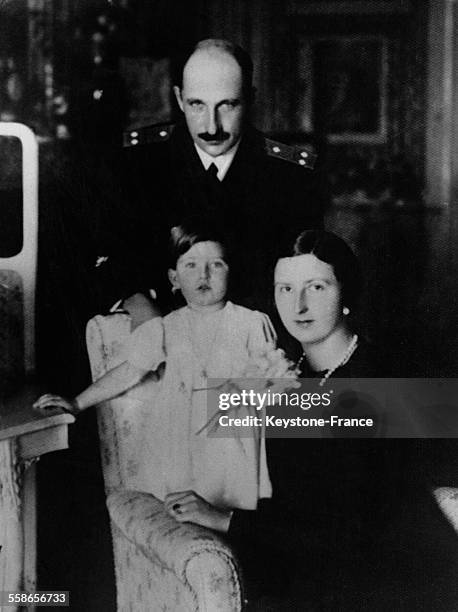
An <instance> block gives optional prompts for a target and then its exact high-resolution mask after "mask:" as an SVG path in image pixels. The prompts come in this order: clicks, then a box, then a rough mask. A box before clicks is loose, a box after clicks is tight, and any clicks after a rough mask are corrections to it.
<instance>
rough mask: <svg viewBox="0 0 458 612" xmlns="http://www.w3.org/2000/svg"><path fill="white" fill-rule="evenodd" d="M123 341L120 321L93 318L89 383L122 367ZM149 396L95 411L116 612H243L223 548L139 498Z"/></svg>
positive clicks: (123, 320) (213, 537)
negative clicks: (117, 366)
mask: <svg viewBox="0 0 458 612" xmlns="http://www.w3.org/2000/svg"><path fill="white" fill-rule="evenodd" d="M129 334H130V318H129V316H128V315H126V314H125V313H121V312H116V313H113V314H110V315H107V316H100V315H97V316H96V317H94V318H93V319H91V320H90V321H89V323H88V326H87V346H88V352H89V358H90V362H91V370H92V377H93V379H94V380H97V379H98V378H99V377H100V376H102V375H103V374H104V373H105V372H106V371H107V370H109V369H111V368H113V367H114V366H115V365H117V364H119V363H121V362H122V361H123V345H124V343H125V340H126V339H127V337H128V336H129ZM151 391H152V388H151V387H150V388H149V386H148V383H142V384H141V385H139V386H137V387H135V389H132V390H131V391H129V392H128V393H125V394H123V395H122V396H121V397H119V398H116V399H115V400H112V401H110V402H105V403H104V404H102V405H100V406H99V407H98V408H97V411H98V426H99V437H100V445H101V456H102V468H103V474H104V480H105V490H106V494H107V506H108V511H109V514H110V518H111V532H112V537H113V549H114V559H115V571H116V588H117V601H118V610H120V611H122V612H124V611H127V610H132V611H135V612H140V611H143V610H144V611H145V612H146V611H149V612H150V611H156V610H158V611H159V610H161V611H164V612H166V611H170V612H172V611H173V612H181V611H183V612H185V611H186V612H187V611H194V612H216V611H221V612H235V611H238V610H241V609H242V602H243V597H242V586H241V579H240V573H239V569H238V567H237V562H236V560H235V558H234V556H233V554H232V551H231V549H230V548H229V546H228V545H227V544H226V543H225V542H224V540H223V539H222V538H221V537H219V536H218V535H217V534H215V533H214V532H212V531H210V530H208V529H204V528H202V527H199V526H197V525H192V524H179V523H177V522H176V521H175V520H174V519H173V518H171V517H170V516H168V514H166V512H165V511H164V508H163V503H162V502H161V501H160V500H158V499H157V498H156V497H154V496H153V495H151V494H149V493H147V492H144V491H143V490H142V479H141V472H142V470H141V466H140V462H139V456H140V454H141V453H140V452H139V451H140V448H141V444H142V443H143V440H144V438H143V428H142V423H143V419H144V416H145V413H146V411H148V405H150V404H151V397H152V395H151ZM148 399H149V402H148V401H147V400H148Z"/></svg>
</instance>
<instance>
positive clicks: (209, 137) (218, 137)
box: [197, 130, 230, 142]
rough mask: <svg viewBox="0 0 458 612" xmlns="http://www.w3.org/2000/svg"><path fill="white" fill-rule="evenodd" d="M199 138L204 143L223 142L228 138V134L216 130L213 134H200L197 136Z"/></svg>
mask: <svg viewBox="0 0 458 612" xmlns="http://www.w3.org/2000/svg"><path fill="white" fill-rule="evenodd" d="M197 135H198V137H199V138H201V139H202V140H205V142H215V141H217V142H224V141H225V140H227V139H228V138H229V137H230V134H228V133H227V132H224V131H223V130H218V131H217V132H215V133H214V134H209V133H208V132H202V133H201V134H197Z"/></svg>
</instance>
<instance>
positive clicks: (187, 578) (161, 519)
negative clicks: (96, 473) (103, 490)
mask: <svg viewBox="0 0 458 612" xmlns="http://www.w3.org/2000/svg"><path fill="white" fill-rule="evenodd" d="M107 506H108V511H109V514H110V517H111V519H112V521H113V522H114V523H115V524H116V526H117V527H118V528H119V529H120V530H121V532H122V533H123V534H124V536H125V537H126V538H127V539H128V540H129V541H131V542H132V543H133V544H135V546H137V547H138V548H139V549H140V550H141V551H142V553H143V554H144V555H145V556H146V557H147V558H149V559H150V560H151V561H152V562H155V563H159V564H160V565H162V566H164V567H166V568H167V569H170V570H172V571H173V572H174V573H175V575H176V576H177V577H178V578H179V579H180V580H181V581H182V582H183V583H184V584H186V585H188V586H189V587H190V588H191V589H192V590H193V591H194V592H195V593H197V594H198V595H197V596H198V597H199V598H200V599H201V598H203V599H204V600H205V604H202V603H200V605H201V607H199V608H198V609H199V610H200V609H202V610H213V609H214V610H217V609H218V610H234V611H235V610H240V609H241V607H242V605H241V602H242V593H241V585H240V581H239V578H238V573H239V570H238V566H237V562H236V560H235V558H234V555H233V553H232V551H231V549H230V547H229V546H228V545H227V544H226V543H225V542H224V541H223V539H222V538H221V537H220V536H219V535H218V534H216V533H214V532H212V531H210V530H209V529H205V528H204V527H200V526H198V525H194V524H192V523H177V522H176V521H175V520H174V519H173V518H172V517H170V516H169V515H168V514H167V513H166V512H165V511H164V504H163V502H161V501H159V500H158V499H157V498H155V497H154V496H153V495H150V494H148V493H142V492H138V491H126V490H119V489H117V490H115V491H112V492H111V493H110V495H109V496H108V498H107ZM204 583H205V584H204ZM216 601H218V602H219V603H218V605H217V607H216V603H215V602H216ZM212 606H213V607H212Z"/></svg>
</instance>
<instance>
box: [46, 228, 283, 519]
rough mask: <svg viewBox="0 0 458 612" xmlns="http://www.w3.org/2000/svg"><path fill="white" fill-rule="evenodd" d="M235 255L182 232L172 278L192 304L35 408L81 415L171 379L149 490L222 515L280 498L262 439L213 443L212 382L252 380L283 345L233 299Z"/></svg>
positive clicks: (155, 437) (158, 402) (204, 236)
mask: <svg viewBox="0 0 458 612" xmlns="http://www.w3.org/2000/svg"><path fill="white" fill-rule="evenodd" d="M227 255H228V253H227V248H226V245H225V244H224V241H223V240H222V239H221V238H220V237H219V236H218V235H217V233H215V231H212V230H209V229H207V230H204V231H201V230H193V229H190V228H185V227H184V226H179V227H175V228H173V229H172V233H171V261H170V268H169V279H170V282H171V284H172V291H174V292H177V291H180V292H181V294H182V297H183V298H184V301H185V302H186V306H184V307H182V308H179V309H178V310H175V311H173V312H171V313H170V314H168V315H167V316H165V317H156V318H154V319H151V320H149V321H147V322H146V323H144V324H143V325H140V326H139V327H137V328H136V329H135V330H134V331H133V332H132V334H131V336H130V338H129V340H128V342H127V345H126V346H125V347H124V351H125V353H124V354H125V361H124V362H123V363H122V364H121V365H119V366H117V367H116V368H114V369H113V370H110V371H109V372H107V374H105V375H104V376H103V377H102V378H100V379H99V380H97V381H96V382H95V383H93V384H92V385H91V386H90V387H88V388H87V389H86V390H85V391H83V392H82V393H81V394H80V395H78V396H77V397H76V398H75V399H74V400H72V401H68V400H65V399H64V398H61V397H59V396H53V395H45V396H42V397H41V398H39V400H37V402H36V403H35V408H37V409H38V410H42V411H43V410H46V409H47V408H48V409H49V408H50V407H55V406H59V407H61V408H63V409H65V410H70V411H72V412H73V413H74V414H77V413H78V412H80V411H82V410H85V409H86V408H88V407H90V406H93V405H94V404H98V403H100V402H102V401H104V400H107V399H110V398H112V397H115V396H117V395H119V394H121V393H123V392H125V391H126V390H128V389H131V388H132V387H133V386H135V385H136V384H137V383H138V382H140V381H141V380H142V379H143V378H144V377H145V376H146V375H147V374H148V373H150V372H151V371H158V372H162V375H161V377H160V380H159V381H158V382H157V388H156V391H157V393H156V396H155V397H154V398H152V409H151V413H150V417H149V420H150V422H149V423H145V429H144V430H145V432H146V435H147V437H148V444H147V445H145V447H144V453H143V455H144V456H143V457H142V464H143V465H144V466H145V474H146V480H147V481H148V490H150V492H152V493H154V494H155V495H156V496H158V497H159V498H160V499H165V498H166V497H167V496H169V498H170V495H172V499H173V495H174V494H176V493H177V492H184V491H188V492H195V493H196V494H197V496H200V497H202V498H203V500H205V501H206V502H208V503H209V504H212V505H213V506H216V507H220V508H226V509H230V508H242V509H254V508H256V504H257V501H258V499H259V498H261V497H270V495H271V486H270V481H269V478H268V474H267V465H266V460H265V449H264V441H263V438H262V436H261V431H260V430H259V429H257V430H256V429H255V428H253V432H252V436H248V437H236V436H234V435H232V436H230V435H229V434H228V435H227V437H224V438H223V437H218V438H216V437H212V436H209V435H208V430H209V427H208V426H206V425H207V424H208V421H209V418H210V416H209V414H208V412H207V401H206V400H207V388H208V379H209V378H210V379H212V378H220V379H221V378H241V377H243V375H244V373H245V372H246V371H247V368H248V367H249V364H250V362H251V361H252V360H256V358H259V357H262V356H263V355H265V354H267V353H268V352H269V351H271V350H272V349H273V348H274V347H275V333H274V331H273V328H272V325H271V323H270V321H269V318H268V317H267V316H266V315H264V314H262V313H260V312H256V311H252V310H249V309H247V308H244V307H242V306H237V305H236V304H233V303H231V302H230V301H228V300H227V296H226V294H227V290H228V280H229V265H228V257H227ZM162 364H165V370H164V368H163V365H162ZM160 366H161V367H160ZM245 436H246V434H245ZM158 459H159V461H158ZM178 497H180V496H178ZM172 505H173V506H174V508H175V509H177V508H179V504H172ZM177 518H178V517H177ZM182 520H183V519H182Z"/></svg>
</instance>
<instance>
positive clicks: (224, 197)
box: [95, 124, 322, 308]
mask: <svg viewBox="0 0 458 612" xmlns="http://www.w3.org/2000/svg"><path fill="white" fill-rule="evenodd" d="M131 134H132V133H131ZM136 136H137V133H136V132H133V137H132V136H131V140H132V141H133V142H134V146H129V147H125V148H124V150H123V152H122V155H120V156H118V158H117V159H116V160H115V161H114V162H113V169H114V172H113V185H112V189H111V193H110V194H107V197H108V198H110V203H109V204H108V205H107V203H105V208H106V210H107V220H106V222H105V223H104V224H103V225H104V227H105V229H106V230H107V231H106V235H105V236H104V238H103V239H102V240H100V242H99V248H100V253H98V255H99V257H103V258H108V259H99V263H100V261H102V263H101V265H99V266H98V267H97V268H96V271H95V274H96V275H97V278H98V281H97V283H96V285H97V287H98V290H99V292H100V303H101V308H102V307H104V306H106V307H108V306H109V303H110V301H112V300H114V299H115V297H118V298H121V297H125V296H128V295H130V294H131V293H132V292H135V291H138V290H140V289H142V290H144V289H146V288H148V287H152V288H154V289H156V291H157V292H158V294H159V298H160V300H165V299H166V297H167V295H168V294H169V293H170V292H169V286H168V281H167V279H166V272H167V267H168V261H167V248H168V238H169V235H170V228H171V227H173V226H174V225H177V224H179V223H180V222H183V221H184V220H187V219H189V218H190V217H196V218H198V219H201V220H204V221H208V222H211V223H212V224H217V225H219V226H221V227H222V228H223V230H224V233H225V234H226V235H227V237H228V240H229V243H230V246H231V247H232V249H231V250H232V264H233V267H232V270H231V277H232V279H233V280H234V283H233V293H232V296H231V297H232V298H233V299H236V300H238V301H242V302H245V303H250V300H248V301H247V299H246V298H248V297H250V296H251V297H253V296H259V297H261V294H266V293H267V292H269V293H270V292H271V289H270V287H271V282H270V280H268V276H269V270H270V269H271V267H272V265H271V264H272V258H273V257H274V253H275V248H276V245H278V243H279V242H281V241H282V240H286V239H287V238H288V239H290V238H291V237H292V236H294V235H297V234H298V233H299V232H300V231H301V230H303V229H306V228H316V227H320V226H321V224H322V203H321V200H320V198H319V196H318V193H317V189H316V187H315V182H316V181H315V176H314V173H313V170H311V169H310V168H308V167H307V165H309V163H308V159H307V158H305V159H304V157H302V156H304V155H305V156H306V157H308V156H309V155H310V156H311V154H308V153H307V152H303V151H302V156H301V151H298V150H296V149H295V148H293V147H288V146H284V145H280V144H278V143H274V142H272V141H269V140H266V139H265V138H264V136H263V135H262V134H261V133H260V132H258V131H256V130H254V129H252V128H250V129H247V130H246V132H245V133H244V135H243V138H242V140H241V142H240V145H239V148H238V150H237V152H236V154H235V157H234V159H233V161H232V164H231V166H230V168H229V170H228V172H227V174H226V176H225V177H224V179H223V181H221V182H219V181H217V180H209V177H208V175H207V174H206V171H205V169H204V167H203V165H202V162H201V161H200V159H199V156H198V154H197V152H196V150H195V146H194V143H193V141H192V139H191V137H190V135H189V133H188V130H187V128H186V126H185V125H184V124H183V125H178V126H177V127H176V128H175V129H174V131H173V133H172V134H171V135H170V132H169V130H168V129H167V128H164V129H160V128H157V130H156V133H153V135H152V140H153V142H150V143H148V144H142V143H141V142H138V144H135V143H137V141H138V140H139V139H140V136H139V137H138V138H136ZM160 140H163V142H160ZM157 141H159V142H157ZM301 164H303V165H302V166H301ZM255 302H256V300H255ZM261 302H262V299H261V300H258V303H261Z"/></svg>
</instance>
